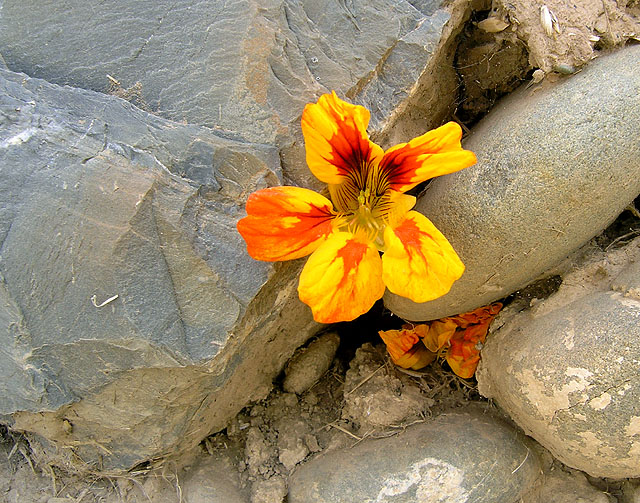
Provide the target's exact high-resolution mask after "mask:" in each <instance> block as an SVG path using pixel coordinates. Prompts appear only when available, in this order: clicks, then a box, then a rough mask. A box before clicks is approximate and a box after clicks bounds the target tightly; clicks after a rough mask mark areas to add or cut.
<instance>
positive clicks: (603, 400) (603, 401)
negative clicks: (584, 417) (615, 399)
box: [589, 393, 611, 410]
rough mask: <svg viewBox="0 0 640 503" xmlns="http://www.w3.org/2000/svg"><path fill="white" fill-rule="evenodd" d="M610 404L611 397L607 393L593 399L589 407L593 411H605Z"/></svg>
mask: <svg viewBox="0 0 640 503" xmlns="http://www.w3.org/2000/svg"><path fill="white" fill-rule="evenodd" d="M610 403H611V395H610V394H609V393H602V395H600V396H597V397H595V398H594V399H592V400H591V401H590V402H589V406H590V407H591V408H592V409H595V410H602V409H606V408H607V406H608V405H609V404H610Z"/></svg>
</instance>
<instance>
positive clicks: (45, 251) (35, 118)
mask: <svg viewBox="0 0 640 503" xmlns="http://www.w3.org/2000/svg"><path fill="white" fill-rule="evenodd" d="M0 111H1V113H2V129H1V131H0V170H1V172H2V176H1V177H0V208H1V210H0V244H1V250H2V251H1V254H0V278H1V282H0V299H1V302H0V324H1V327H0V341H1V343H0V379H1V380H2V383H3V391H2V393H0V415H1V417H2V419H3V421H5V422H8V423H9V424H10V425H11V426H12V427H13V428H15V429H19V430H24V431H27V432H32V433H35V434H38V435H40V436H41V437H42V438H44V439H46V440H47V441H48V442H49V444H50V446H52V447H58V448H60V449H61V451H60V452H61V453H67V454H72V456H71V458H73V459H74V460H75V462H79V461H80V460H81V461H82V462H83V463H85V464H86V465H89V466H91V467H92V468H94V469H99V470H103V471H105V472H108V471H117V470H123V469H128V468H130V467H132V466H134V465H135V464H136V463H139V462H141V461H144V460H146V459H149V458H152V457H157V456H162V455H165V454H167V453H171V452H175V451H178V450H180V449H182V448H188V447H189V446H192V445H194V444H197V443H198V442H199V441H200V440H201V439H202V438H204V437H205V436H206V435H207V434H209V433H210V432H211V431H215V430H219V429H221V428H223V427H225V426H226V424H227V422H228V421H229V419H230V418H231V417H233V416H234V415H235V414H236V413H237V412H238V411H239V410H240V408H242V407H243V406H244V405H245V404H246V403H247V402H248V401H249V400H251V399H256V398H259V397H262V396H264V395H265V394H266V392H267V391H268V389H269V387H270V386H271V381H272V379H273V377H274V376H275V375H277V373H278V372H279V371H280V370H281V368H282V366H283V365H284V363H285V362H286V360H287V359H288V357H290V356H291V354H292V353H293V351H294V349H295V348H296V347H297V346H299V345H300V344H302V343H303V342H304V341H305V340H306V339H307V338H308V337H309V336H310V335H311V333H312V332H313V331H315V330H316V327H317V325H316V324H315V323H314V322H313V321H312V319H311V315H310V312H309V310H308V308H307V307H306V306H304V305H303V304H302V303H300V302H299V300H298V299H297V298H296V295H295V287H296V281H297V267H298V263H293V264H289V265H285V266H278V267H277V268H276V269H278V271H277V273H276V274H274V268H273V267H272V266H270V265H268V264H265V263H261V262H257V261H254V260H252V259H251V258H250V257H249V256H248V255H247V254H246V251H245V245H244V243H243V241H242V239H241V238H240V236H239V235H238V234H237V232H236V230H235V222H236V220H237V219H238V218H239V216H241V215H242V212H243V205H244V201H245V198H246V196H247V194H248V193H250V192H251V191H253V190H256V189H258V188H261V187H265V186H268V185H274V184H278V183H280V181H281V172H280V167H279V158H278V151H277V149H276V148H274V147H271V146H266V145H259V144H253V143H247V142H243V141H237V140H229V139H225V138H224V137H222V136H220V135H219V134H217V133H216V132H213V131H212V130H210V129H207V128H205V127H199V126H189V125H182V124H178V123H175V122H170V121H167V120H165V119H160V118H158V117H156V116H153V115H150V114H148V113H146V112H143V111H141V110H139V109H137V108H135V107H134V106H132V105H131V104H129V103H128V102H126V101H124V100H121V99H119V98H115V97H111V96H106V95H103V94H98V93H95V92H92V91H83V90H78V89H73V88H68V87H59V86H56V85H52V84H49V83H47V82H45V81H42V80H39V79H31V78H29V77H27V76H26V75H24V74H18V73H12V72H10V71H7V70H0ZM52 452H53V451H52ZM71 458H70V459H71Z"/></svg>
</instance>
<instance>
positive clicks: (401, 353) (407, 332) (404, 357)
mask: <svg viewBox="0 0 640 503" xmlns="http://www.w3.org/2000/svg"><path fill="white" fill-rule="evenodd" d="M421 328H422V329H421ZM424 328H426V325H417V326H416V327H414V328H403V329H402V330H386V331H384V330H381V331H379V332H378V335H380V337H381V338H382V340H383V342H384V343H385V344H386V346H387V351H388V352H389V356H391V360H392V361H393V363H395V364H396V365H398V366H399V367H402V368H404V369H414V370H420V369H421V368H424V367H426V366H427V365H429V364H430V363H431V362H432V361H433V360H435V359H436V356H437V355H436V353H434V352H431V351H429V350H428V349H427V348H426V347H425V345H424V344H422V342H421V341H420V338H421V333H424Z"/></svg>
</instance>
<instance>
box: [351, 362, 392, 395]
mask: <svg viewBox="0 0 640 503" xmlns="http://www.w3.org/2000/svg"><path fill="white" fill-rule="evenodd" d="M384 366H385V364H384V363H383V364H382V365H380V366H379V367H378V368H377V369H375V370H374V371H373V372H371V374H369V375H368V376H367V377H365V378H364V379H363V380H362V381H360V382H359V383H358V384H357V385H356V387H355V388H353V389H352V390H351V391H348V392H347V393H345V394H344V396H347V395H350V394H351V393H353V392H354V391H355V390H357V389H358V388H359V387H360V386H362V385H363V384H364V383H366V382H367V381H368V380H369V379H371V378H372V377H373V376H374V375H375V374H376V373H377V372H378V371H379V370H380V369H381V368H382V367H384Z"/></svg>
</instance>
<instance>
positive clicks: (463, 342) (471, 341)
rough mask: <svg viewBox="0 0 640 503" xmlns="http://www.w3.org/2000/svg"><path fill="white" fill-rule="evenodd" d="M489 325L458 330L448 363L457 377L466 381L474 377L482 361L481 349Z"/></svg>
mask: <svg viewBox="0 0 640 503" xmlns="http://www.w3.org/2000/svg"><path fill="white" fill-rule="evenodd" d="M488 329H489V323H483V324H480V325H471V326H470V327H468V328H467V329H465V330H457V331H456V333H455V335H454V336H453V337H452V338H451V340H450V341H449V343H450V344H451V347H450V348H449V351H448V352H447V363H448V364H449V366H450V367H451V370H453V372H454V373H455V374H456V375H459V376H460V377H462V378H464V379H469V378H470V377H473V374H475V372H476V367H477V366H478V362H479V361H480V348H481V347H482V344H484V342H485V340H486V337H487V330H488Z"/></svg>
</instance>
